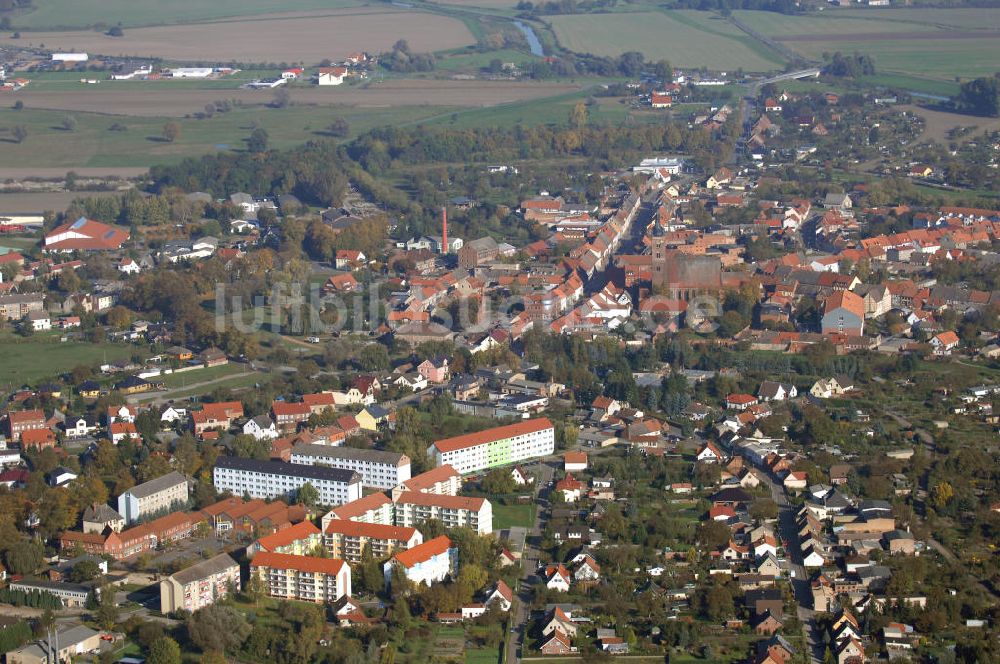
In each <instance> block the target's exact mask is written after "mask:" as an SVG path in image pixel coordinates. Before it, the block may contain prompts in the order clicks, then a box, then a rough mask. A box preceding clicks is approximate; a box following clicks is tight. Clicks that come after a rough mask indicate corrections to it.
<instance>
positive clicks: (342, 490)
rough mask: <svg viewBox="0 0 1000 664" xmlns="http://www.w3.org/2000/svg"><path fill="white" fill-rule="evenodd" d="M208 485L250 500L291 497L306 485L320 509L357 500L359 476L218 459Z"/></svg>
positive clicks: (317, 468)
mask: <svg viewBox="0 0 1000 664" xmlns="http://www.w3.org/2000/svg"><path fill="white" fill-rule="evenodd" d="M212 481H213V483H214V484H215V488H216V489H217V490H218V491H230V492H232V493H233V495H236V496H243V495H248V496H250V497H251V498H263V499H265V500H267V499H271V498H282V497H289V498H292V497H295V496H296V495H297V494H298V491H299V489H300V488H302V486H303V485H304V484H306V483H307V482H308V483H309V484H311V485H312V486H313V487H315V488H316V490H317V491H318V492H319V502H320V503H321V504H323V505H343V504H344V503H349V502H351V501H354V500H357V499H358V498H360V497H361V475H360V474H359V473H357V472H355V471H353V470H343V469H341V468H329V467H327V466H305V465H302V464H297V463H284V462H281V461H260V460H257V459H241V458H238V457H219V459H218V460H217V461H216V462H215V470H214V471H213V473H212Z"/></svg>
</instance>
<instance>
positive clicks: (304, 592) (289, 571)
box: [250, 551, 351, 604]
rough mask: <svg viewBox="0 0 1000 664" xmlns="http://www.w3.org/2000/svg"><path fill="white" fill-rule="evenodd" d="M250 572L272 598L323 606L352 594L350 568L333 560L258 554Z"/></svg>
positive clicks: (254, 558) (281, 554) (265, 553)
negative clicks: (259, 580)
mask: <svg viewBox="0 0 1000 664" xmlns="http://www.w3.org/2000/svg"><path fill="white" fill-rule="evenodd" d="M250 573H251V574H256V575H257V576H258V578H260V579H261V581H263V582H264V587H265V588H266V589H267V594H268V595H270V596H271V597H278V598H281V599H297V600H301V601H304V602H316V603H318V604H322V603H327V602H336V601H337V600H338V599H340V598H341V597H342V596H344V595H350V594H351V566H350V565H348V564H347V563H346V562H344V561H343V560H338V559H335V558H317V557H314V556H293V555H288V554H284V553H271V552H270V551H261V552H260V553H258V554H257V555H256V556H254V557H253V560H251V561H250Z"/></svg>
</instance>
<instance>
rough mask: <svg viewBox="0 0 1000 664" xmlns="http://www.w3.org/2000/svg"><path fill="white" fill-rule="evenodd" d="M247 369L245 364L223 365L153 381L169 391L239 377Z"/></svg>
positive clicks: (162, 377) (175, 374)
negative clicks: (161, 384)
mask: <svg viewBox="0 0 1000 664" xmlns="http://www.w3.org/2000/svg"><path fill="white" fill-rule="evenodd" d="M246 369H247V367H246V366H245V365H243V364H235V363H230V364H223V365H221V366H218V367H207V368H201V369H192V370H191V371H182V372H181V373H174V374H168V375H166V376H159V377H157V378H154V379H152V380H155V381H157V382H161V383H163V386H164V387H166V388H167V389H170V388H174V387H181V386H183V385H191V384H192V383H200V382H202V381H206V380H216V379H217V378H222V377H224V376H238V375H240V374H243V373H245V372H246Z"/></svg>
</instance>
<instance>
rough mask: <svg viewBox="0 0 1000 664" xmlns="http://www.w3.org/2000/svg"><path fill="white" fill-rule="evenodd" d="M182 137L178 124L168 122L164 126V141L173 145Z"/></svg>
mask: <svg viewBox="0 0 1000 664" xmlns="http://www.w3.org/2000/svg"><path fill="white" fill-rule="evenodd" d="M180 135H181V126H180V125H179V124H178V123H176V122H168V123H167V124H165V125H163V140H165V141H166V142H168V143H173V142H174V141H176V140H177V139H178V138H180Z"/></svg>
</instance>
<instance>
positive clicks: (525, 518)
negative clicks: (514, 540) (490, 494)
mask: <svg viewBox="0 0 1000 664" xmlns="http://www.w3.org/2000/svg"><path fill="white" fill-rule="evenodd" d="M491 502H493V530H503V529H505V528H510V527H512V526H521V527H523V528H531V527H532V526H534V525H535V509H536V506H535V503H529V504H527V505H501V504H500V503H499V502H494V501H491Z"/></svg>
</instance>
